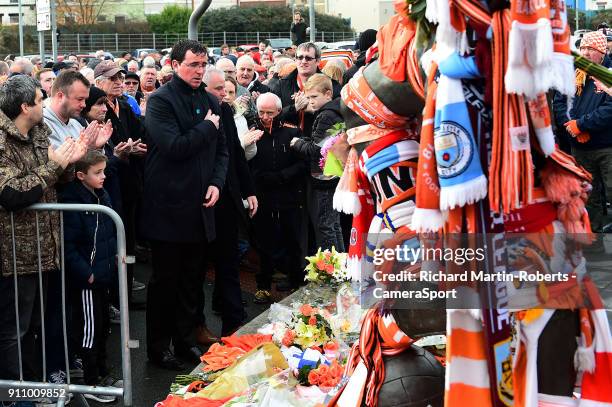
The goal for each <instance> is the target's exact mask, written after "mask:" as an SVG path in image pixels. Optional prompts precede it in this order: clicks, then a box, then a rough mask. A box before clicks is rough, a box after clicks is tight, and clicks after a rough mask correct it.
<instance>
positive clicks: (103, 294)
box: [61, 150, 117, 403]
mask: <svg viewBox="0 0 612 407" xmlns="http://www.w3.org/2000/svg"><path fill="white" fill-rule="evenodd" d="M106 160H107V158H106V156H105V155H104V153H102V152H100V151H97V150H90V151H89V152H88V153H87V154H86V155H85V157H83V159H81V160H80V161H78V162H77V163H76V165H75V172H76V177H77V179H75V180H74V181H73V182H71V183H70V184H69V185H68V186H67V187H66V188H65V189H64V191H63V192H62V196H61V201H62V202H65V203H75V204H97V205H104V206H108V207H111V202H110V198H109V196H108V193H107V192H106V191H105V190H104V187H103V184H104V179H105V178H106V177H105V175H104V169H105V168H106ZM64 240H65V252H66V272H67V276H68V287H69V288H68V289H69V292H70V295H71V297H72V304H73V316H72V328H73V338H74V341H75V343H76V345H77V348H76V349H75V351H76V354H77V355H78V357H80V358H81V359H82V361H83V376H84V381H85V384H87V385H100V384H102V383H101V379H102V378H105V377H106V376H107V375H108V369H107V367H106V339H107V336H108V327H109V318H108V307H109V299H108V289H109V287H110V286H111V285H112V284H116V278H117V261H116V256H117V241H116V231H115V225H114V223H113V221H112V220H111V219H110V218H109V217H108V216H106V215H103V214H100V213H98V212H69V211H66V212H65V214H64ZM85 397H87V398H91V399H94V400H97V401H100V402H103V403H108V402H112V401H114V400H115V397H114V396H103V395H93V394H85Z"/></svg>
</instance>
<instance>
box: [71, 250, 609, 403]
mask: <svg viewBox="0 0 612 407" xmlns="http://www.w3.org/2000/svg"><path fill="white" fill-rule="evenodd" d="M588 259H589V263H588V264H589V266H588V271H589V273H590V274H591V277H592V278H593V281H594V282H595V283H596V284H597V286H598V287H599V288H600V293H601V295H602V297H603V299H604V301H605V303H606V308H607V309H608V318H609V320H610V321H612V278H610V276H611V273H612V255H606V254H603V253H599V254H593V255H589V256H588ZM135 274H136V279H137V280H139V281H142V282H145V283H146V282H148V280H149V275H150V265H149V264H147V263H144V264H142V263H141V264H137V267H136V271H135ZM209 277H212V276H210V274H209ZM241 281H242V288H243V295H244V298H246V299H247V302H248V305H247V313H248V317H249V318H248V319H249V320H250V319H253V318H255V317H256V316H258V315H259V314H261V313H262V312H264V311H265V310H266V309H267V306H262V305H256V304H253V301H252V299H253V293H254V292H255V279H254V270H253V269H252V268H245V269H244V270H243V271H242V272H241ZM205 291H206V295H207V297H206V298H207V303H206V315H207V318H208V323H209V328H210V329H211V330H212V332H213V333H215V334H217V335H219V334H220V331H221V320H220V318H219V317H217V316H215V315H214V314H212V310H211V309H210V301H209V299H210V298H212V282H211V278H209V280H208V282H207V284H206V286H205ZM273 295H274V297H275V299H276V300H277V301H279V300H280V299H282V298H283V296H282V295H281V294H279V293H277V292H274V293H273ZM145 297H146V290H145V291H141V292H139V293H137V294H136V300H144V299H145ZM114 327H115V329H114V330H113V332H112V334H111V338H110V340H109V344H108V346H109V356H110V359H111V360H110V363H111V364H112V366H113V369H114V374H115V375H116V376H118V377H121V355H120V353H119V352H117V351H116V349H117V348H118V346H119V330H118V329H116V328H118V326H114ZM130 332H131V337H132V339H137V340H139V341H140V348H138V349H134V350H133V351H132V352H131V357H132V380H133V394H134V404H133V405H134V406H135V407H152V406H154V405H155V403H156V402H158V401H160V400H163V399H164V398H165V397H166V396H167V394H168V390H169V386H170V383H171V382H172V380H173V379H174V377H175V376H176V374H177V372H170V371H167V370H163V369H159V368H157V367H156V366H154V365H152V364H150V363H149V362H148V361H147V358H146V350H145V312H144V311H133V310H131V311H130ZM195 367H196V365H195V364H192V365H188V364H186V365H185V372H182V373H189V372H191V371H192V370H193V369H194V368H195ZM74 404H75V403H71V405H74ZM91 405H92V406H94V405H96V406H97V405H98V404H96V403H93V402H92V403H91ZM117 405H122V403H121V401H119V402H118V403H117ZM100 406H101V404H100Z"/></svg>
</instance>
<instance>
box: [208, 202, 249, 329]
mask: <svg viewBox="0 0 612 407" xmlns="http://www.w3.org/2000/svg"><path fill="white" fill-rule="evenodd" d="M239 217H240V214H239V213H238V211H237V208H236V205H235V204H234V203H233V202H232V201H231V197H230V196H228V195H227V194H225V195H222V196H221V200H220V202H219V203H218V204H217V205H216V206H215V222H216V228H215V230H216V232H217V237H216V239H215V241H214V242H213V243H212V245H211V249H210V254H211V259H212V261H213V264H214V266H215V288H214V292H213V308H216V309H218V310H220V311H221V321H222V328H221V333H222V334H223V335H225V334H229V333H231V332H232V331H233V330H235V329H236V328H238V327H239V326H240V323H241V322H242V319H243V318H242V317H243V314H244V307H243V305H242V291H241V290H240V272H239V270H238V262H239V258H238V257H239V254H238V221H239ZM202 272H205V271H204V270H202ZM202 297H203V294H202ZM200 305H201V311H200V313H203V309H204V301H203V298H202V301H201V302H200Z"/></svg>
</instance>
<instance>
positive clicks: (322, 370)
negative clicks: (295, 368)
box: [317, 365, 329, 376]
mask: <svg viewBox="0 0 612 407" xmlns="http://www.w3.org/2000/svg"><path fill="white" fill-rule="evenodd" d="M317 370H318V371H319V374H320V375H321V376H327V375H328V374H329V366H327V365H321V366H319V368H318V369H317Z"/></svg>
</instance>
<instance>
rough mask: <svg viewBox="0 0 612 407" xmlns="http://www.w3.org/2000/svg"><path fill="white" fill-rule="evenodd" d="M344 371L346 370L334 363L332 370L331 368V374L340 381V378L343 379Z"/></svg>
mask: <svg viewBox="0 0 612 407" xmlns="http://www.w3.org/2000/svg"><path fill="white" fill-rule="evenodd" d="M334 362H335V360H334ZM343 371H344V368H343V367H342V366H341V365H339V364H338V363H332V365H331V368H330V373H331V375H332V376H333V377H336V378H338V379H340V377H342V373H343Z"/></svg>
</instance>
